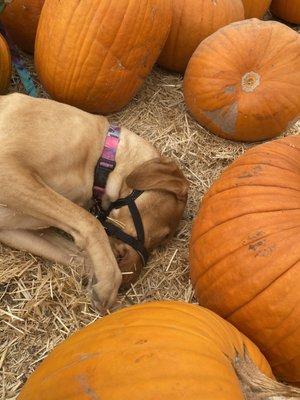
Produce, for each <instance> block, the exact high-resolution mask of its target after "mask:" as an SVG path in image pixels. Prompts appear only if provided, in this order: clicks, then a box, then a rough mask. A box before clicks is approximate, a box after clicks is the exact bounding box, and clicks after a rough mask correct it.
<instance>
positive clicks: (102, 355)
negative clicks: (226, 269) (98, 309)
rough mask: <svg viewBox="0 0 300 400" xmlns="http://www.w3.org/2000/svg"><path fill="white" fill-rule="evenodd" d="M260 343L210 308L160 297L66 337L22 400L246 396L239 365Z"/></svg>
mask: <svg viewBox="0 0 300 400" xmlns="http://www.w3.org/2000/svg"><path fill="white" fill-rule="evenodd" d="M246 353H248V354H249V356H250V358H251V359H252V361H253V362H254V363H255V364H256V365H257V367H259V368H260V369H261V371H262V372H264V373H265V374H267V375H269V376H272V373H271V370H270V367H269V365H268V364H267V362H266V360H265V359H264V357H263V356H262V354H261V353H260V352H259V350H258V349H257V347H256V346H255V345H254V344H253V343H252V342H250V341H249V340H248V339H247V338H246V337H245V336H243V335H242V334H241V333H239V332H238V331H237V330H236V329H235V328H234V327H233V326H232V325H230V324H229V323H227V322H226V321H224V320H222V319H221V318H220V317H218V316H217V315H215V314H214V313H212V312H211V311H209V310H206V309H204V308H200V307H199V306H193V305H189V304H185V303H179V302H178V303H177V302H157V303H148V304H143V305H138V306H134V307H130V308H127V309H124V310H122V311H119V312H116V313H115V314H112V315H110V316H108V317H105V318H103V319H101V320H98V321H97V322H95V323H93V324H91V325H90V326H88V327H87V328H85V329H83V330H81V331H80V332H78V333H76V334H75V335H73V336H71V337H70V338H69V339H68V340H67V341H65V342H63V343H62V344H60V345H59V346H58V347H57V348H56V349H55V350H54V351H53V352H52V353H51V354H50V355H49V356H48V358H47V359H46V360H45V361H44V362H43V363H42V364H41V365H40V366H39V367H38V368H37V370H36V371H35V372H34V374H33V375H32V376H31V377H30V378H29V380H28V381H27V383H26V384H25V387H24V388H23V391H22V392H21V395H20V397H19V400H62V399H68V400H84V399H101V400H121V399H128V400H129V399H130V400H182V399H183V398H184V399H186V400H196V399H205V400H242V399H244V396H243V394H242V390H241V386H240V384H239V380H238V379H237V375H236V373H235V369H234V365H235V364H236V363H237V362H243V360H245V357H246Z"/></svg>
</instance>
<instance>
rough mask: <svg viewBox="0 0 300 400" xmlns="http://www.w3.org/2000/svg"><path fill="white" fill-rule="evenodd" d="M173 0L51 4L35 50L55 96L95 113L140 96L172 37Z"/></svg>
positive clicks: (43, 77)
mask: <svg viewBox="0 0 300 400" xmlns="http://www.w3.org/2000/svg"><path fill="white" fill-rule="evenodd" d="M171 18H172V12H171V3H170V0H164V1H161V0H87V1H81V2H78V0H68V1H60V0H46V1H45V5H44V7H43V11H42V15H41V19H40V23H39V28H38V33H37V39H36V49H35V50H36V51H35V64H36V68H37V71H38V74H39V77H40V79H41V81H42V83H43V85H44V86H45V88H46V90H47V91H48V92H49V93H50V94H51V96H52V97H53V98H54V99H56V100H59V101H62V102H65V103H68V104H71V105H74V106H77V107H80V108H82V109H84V110H87V111H90V112H95V113H105V114H106V113H110V112H113V111H117V110H120V109H121V108H122V107H123V106H125V105H126V104H127V103H128V102H129V101H130V100H131V98H132V97H133V96H134V95H135V94H136V93H137V91H138V89H139V88H140V86H141V85H142V83H143V81H144V79H145V78H146V76H147V75H148V74H149V72H150V70H151V68H152V66H153V64H154V63H155V61H156V59H157V57H158V55H159V53H160V51H161V49H162V47H163V45H164V43H165V41H166V38H167V35H168V32H169V29H170V24H171Z"/></svg>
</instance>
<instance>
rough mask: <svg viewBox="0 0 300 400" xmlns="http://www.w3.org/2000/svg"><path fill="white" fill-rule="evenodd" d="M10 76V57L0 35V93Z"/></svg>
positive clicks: (4, 90)
mask: <svg viewBox="0 0 300 400" xmlns="http://www.w3.org/2000/svg"><path fill="white" fill-rule="evenodd" d="M10 77H11V57H10V51H9V48H8V45H7V43H6V40H5V39H4V37H3V36H2V35H0V94H4V93H5V92H6V90H7V88H8V85H9V82H10Z"/></svg>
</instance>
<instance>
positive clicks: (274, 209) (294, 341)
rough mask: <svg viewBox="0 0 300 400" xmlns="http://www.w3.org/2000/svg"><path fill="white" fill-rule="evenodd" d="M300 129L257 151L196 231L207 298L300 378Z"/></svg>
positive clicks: (195, 252)
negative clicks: (296, 132)
mask: <svg viewBox="0 0 300 400" xmlns="http://www.w3.org/2000/svg"><path fill="white" fill-rule="evenodd" d="M299 154H300V136H295V137H288V138H285V139H282V140H277V141H274V142H270V143H267V144H263V145H260V146H257V147H255V148H253V149H251V150H249V151H248V152H247V153H246V154H245V155H244V156H242V157H240V158H239V159H238V160H237V161H236V162H234V163H233V164H232V165H231V166H230V167H229V168H227V170H225V172H224V173H223V175H222V176H221V178H220V179H219V180H217V181H216V182H215V183H214V185H213V186H212V188H211V189H210V190H209V192H208V193H207V195H206V196H205V197H204V200H203V202H202V205H201V208H200V211H199V214H198V216H197V218H196V221H195V223H194V226H193V230H192V238H191V245H190V265H191V278H192V282H193V285H194V287H195V289H196V294H197V298H198V300H199V303H200V304H201V305H203V306H205V307H208V308H210V309H211V310H213V311H215V312H217V313H218V314H220V315H221V316H222V317H224V318H226V319H227V320H228V321H229V322H231V323H232V324H234V325H235V326H236V327H237V328H238V329H240V330H241V331H242V332H243V333H245V334H246V335H247V336H248V337H249V338H250V339H252V340H253V341H254V342H255V343H256V344H257V345H258V346H259V347H260V349H261V350H262V351H263V353H264V354H265V356H266V357H267V359H268V361H269V362H270V365H271V366H272V368H273V371H274V373H275V374H277V375H278V376H279V377H280V378H282V379H284V380H285V381H288V382H291V383H294V384H298V385H299V384H300V290H299V288H300V240H299V238H300V157H299Z"/></svg>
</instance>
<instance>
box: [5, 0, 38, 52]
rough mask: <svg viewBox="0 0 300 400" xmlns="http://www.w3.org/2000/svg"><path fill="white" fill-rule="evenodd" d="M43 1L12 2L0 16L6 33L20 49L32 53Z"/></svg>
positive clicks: (23, 0)
mask: <svg viewBox="0 0 300 400" xmlns="http://www.w3.org/2000/svg"><path fill="white" fill-rule="evenodd" d="M44 1H45V0H13V1H11V2H10V3H8V4H7V5H6V7H5V10H4V12H3V14H2V15H1V21H2V22H3V24H4V26H5V28H6V29H7V31H8V33H9V34H10V36H11V37H12V39H13V41H14V42H15V43H16V45H17V46H18V47H20V49H22V50H23V51H26V52H27V53H33V51H34V42H35V36H36V31H37V26H38V22H39V17H40V14H41V11H42V7H43V4H44Z"/></svg>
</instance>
